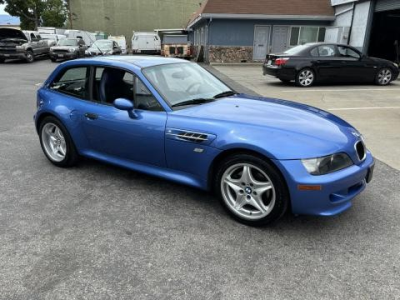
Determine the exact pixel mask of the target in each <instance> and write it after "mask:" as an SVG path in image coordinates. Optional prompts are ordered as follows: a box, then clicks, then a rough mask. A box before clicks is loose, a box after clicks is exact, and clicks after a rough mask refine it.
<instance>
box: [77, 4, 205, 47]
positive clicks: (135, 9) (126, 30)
mask: <svg viewBox="0 0 400 300" xmlns="http://www.w3.org/2000/svg"><path fill="white" fill-rule="evenodd" d="M200 2H201V0H70V8H71V19H72V28H73V29H81V30H87V31H104V32H106V33H108V34H111V35H125V37H126V38H127V40H128V41H130V39H131V37H132V31H153V30H154V29H160V28H183V27H185V25H186V24H187V22H188V20H189V18H190V16H191V14H192V13H194V12H195V11H196V10H197V9H198V8H199V3H200Z"/></svg>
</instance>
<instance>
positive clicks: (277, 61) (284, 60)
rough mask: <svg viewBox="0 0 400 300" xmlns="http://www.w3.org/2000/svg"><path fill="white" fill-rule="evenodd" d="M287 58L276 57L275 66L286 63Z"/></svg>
mask: <svg viewBox="0 0 400 300" xmlns="http://www.w3.org/2000/svg"><path fill="white" fill-rule="evenodd" d="M288 60H289V58H288V57H284V58H277V59H276V60H275V65H276V66H283V65H284V64H286V63H287V61H288Z"/></svg>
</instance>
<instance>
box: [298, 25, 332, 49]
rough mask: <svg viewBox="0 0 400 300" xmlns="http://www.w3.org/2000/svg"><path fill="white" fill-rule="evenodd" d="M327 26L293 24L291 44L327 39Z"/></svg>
mask: <svg viewBox="0 0 400 300" xmlns="http://www.w3.org/2000/svg"><path fill="white" fill-rule="evenodd" d="M325 30H326V28H325V27H315V26H293V27H292V30H291V33H290V46H297V45H303V44H306V43H312V42H323V41H324V40H325Z"/></svg>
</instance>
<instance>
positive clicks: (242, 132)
mask: <svg viewBox="0 0 400 300" xmlns="http://www.w3.org/2000/svg"><path fill="white" fill-rule="evenodd" d="M172 114H173V115H176V116H179V117H181V116H182V117H183V116H184V117H190V118H191V119H192V118H198V119H201V120H202V121H201V123H202V127H203V128H204V126H205V127H206V128H207V129H206V131H207V132H210V133H213V134H216V135H217V136H218V137H219V138H218V139H217V140H216V143H215V146H216V147H218V148H224V143H225V141H227V140H232V139H233V140H236V142H237V141H238V140H241V141H243V142H244V143H252V144H254V143H256V144H257V145H259V147H261V148H264V149H265V148H268V151H269V152H270V154H271V156H272V157H273V158H278V159H299V158H310V157H320V156H324V155H329V154H332V153H336V152H340V151H343V150H344V149H346V148H349V147H351V148H352V147H353V146H354V143H355V141H356V140H357V139H359V134H358V132H357V131H356V130H355V129H354V128H353V127H352V126H351V125H350V124H348V123H347V122H345V121H344V120H342V119H340V118H338V117H336V116H335V115H332V114H330V113H328V112H326V111H323V110H320V109H318V108H315V107H311V106H308V105H304V104H300V103H295V102H291V101H286V100H280V99H268V98H262V97H250V96H245V95H237V96H234V97H229V98H223V99H219V100H218V101H215V102H211V103H207V104H203V105H198V106H192V107H188V108H186V109H181V110H177V111H174V112H173V113H172ZM221 124H223V125H221ZM221 127H222V129H221ZM191 129H192V130H199V129H200V128H194V127H192V128H191ZM215 131H216V132H215ZM220 133H222V137H221V136H220V135H221V134H220Z"/></svg>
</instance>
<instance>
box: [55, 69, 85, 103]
mask: <svg viewBox="0 0 400 300" xmlns="http://www.w3.org/2000/svg"><path fill="white" fill-rule="evenodd" d="M88 70H89V69H88V68H87V67H76V68H70V69H68V70H66V71H65V72H64V73H62V74H61V75H60V76H58V77H57V78H56V79H55V80H54V81H53V83H52V84H51V85H50V89H52V90H55V91H58V92H60V93H64V94H67V95H71V96H74V97H77V98H80V99H85V100H88V99H89V72H88Z"/></svg>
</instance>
